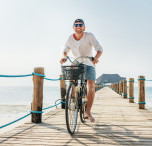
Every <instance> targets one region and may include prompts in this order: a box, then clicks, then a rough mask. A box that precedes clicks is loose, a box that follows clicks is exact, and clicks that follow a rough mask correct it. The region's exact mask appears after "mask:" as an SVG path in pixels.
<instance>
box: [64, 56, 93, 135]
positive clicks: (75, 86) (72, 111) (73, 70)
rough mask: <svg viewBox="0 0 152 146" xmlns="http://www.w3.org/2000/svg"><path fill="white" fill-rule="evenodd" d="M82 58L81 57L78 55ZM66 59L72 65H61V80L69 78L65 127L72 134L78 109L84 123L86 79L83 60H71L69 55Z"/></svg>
mask: <svg viewBox="0 0 152 146" xmlns="http://www.w3.org/2000/svg"><path fill="white" fill-rule="evenodd" d="M79 58H82V57H79ZM87 58H88V59H90V60H91V61H93V60H94V58H93V57H84V59H87ZM67 59H68V60H69V61H70V62H71V63H73V64H72V65H68V66H62V73H63V80H69V81H70V84H69V87H68V90H67V95H66V103H65V116H66V127H67V130H68V132H69V133H70V134H71V135H73V134H74V132H75V129H76V125H77V118H78V112H79V110H80V119H81V122H82V123H85V121H86V117H85V113H86V109H87V80H86V68H87V67H86V65H84V64H83V62H81V63H79V61H77V60H78V58H77V59H75V60H76V62H72V61H71V60H70V58H69V57H67Z"/></svg>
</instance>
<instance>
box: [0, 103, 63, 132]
mask: <svg viewBox="0 0 152 146" xmlns="http://www.w3.org/2000/svg"><path fill="white" fill-rule="evenodd" d="M61 103H65V102H63V101H60V102H59V103H57V104H55V105H52V106H50V107H47V108H43V109H42V111H32V110H31V111H30V112H29V113H28V114H26V115H24V116H22V117H21V118H18V119H16V120H14V121H12V122H9V123H7V124H5V125H2V126H0V129H2V128H4V127H7V126H9V125H11V124H14V123H16V122H18V121H20V120H22V119H24V118H26V117H28V116H29V115H31V113H37V114H40V113H43V110H46V109H50V108H53V107H55V106H56V107H57V105H59V104H61Z"/></svg>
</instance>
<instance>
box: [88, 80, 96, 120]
mask: <svg viewBox="0 0 152 146" xmlns="http://www.w3.org/2000/svg"><path fill="white" fill-rule="evenodd" d="M87 84H88V94H87V111H86V116H88V118H89V119H90V121H91V122H94V121H95V119H94V118H93V117H92V115H91V107H92V104H93V101H94V97H95V82H94V81H93V80H87Z"/></svg>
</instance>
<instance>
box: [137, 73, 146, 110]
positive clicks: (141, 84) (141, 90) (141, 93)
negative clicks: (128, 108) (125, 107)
mask: <svg viewBox="0 0 152 146" xmlns="http://www.w3.org/2000/svg"><path fill="white" fill-rule="evenodd" d="M138 101H139V102H138V104H139V109H145V76H138Z"/></svg>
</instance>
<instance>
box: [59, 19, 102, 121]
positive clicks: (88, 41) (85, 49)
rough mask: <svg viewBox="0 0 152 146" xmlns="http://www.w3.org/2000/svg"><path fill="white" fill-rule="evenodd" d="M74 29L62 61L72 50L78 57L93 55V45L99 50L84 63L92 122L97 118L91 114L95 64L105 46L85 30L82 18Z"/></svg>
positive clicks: (88, 111) (77, 20)
mask: <svg viewBox="0 0 152 146" xmlns="http://www.w3.org/2000/svg"><path fill="white" fill-rule="evenodd" d="M73 29H74V31H75V33H74V34H72V35H70V36H69V38H68V41H67V42H66V44H65V47H64V51H63V58H61V60H60V63H61V64H62V63H63V62H65V61H66V59H65V58H66V56H67V55H68V52H69V51H70V50H71V51H72V54H73V55H74V57H75V58H78V57H82V56H83V57H87V56H89V57H93V53H92V51H93V50H92V46H93V47H94V48H95V50H96V51H97V53H96V55H95V57H94V61H91V60H90V59H88V60H85V62H83V64H85V65H86V66H87V74H86V78H87V85H88V94H87V111H86V117H88V118H89V120H90V122H94V121H95V119H94V118H93V116H92V114H91V107H92V104H93V101H94V97H95V80H96V71H95V64H97V63H98V62H99V60H98V59H99V58H100V56H101V55H102V52H103V48H102V47H101V45H100V44H99V42H98V41H97V40H96V38H95V36H94V35H93V34H92V33H89V32H84V31H85V24H84V21H83V20H82V19H76V20H75V21H74V24H73Z"/></svg>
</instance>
